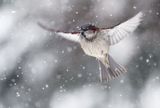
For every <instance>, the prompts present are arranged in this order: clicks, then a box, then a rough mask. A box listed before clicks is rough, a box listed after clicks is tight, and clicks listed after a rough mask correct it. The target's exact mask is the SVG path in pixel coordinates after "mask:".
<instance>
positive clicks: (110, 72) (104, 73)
mask: <svg viewBox="0 0 160 108" xmlns="http://www.w3.org/2000/svg"><path fill="white" fill-rule="evenodd" d="M100 61H101V62H102V63H103V64H104V65H101V66H102V70H101V72H100V80H101V81H102V82H103V81H107V82H108V81H109V80H112V79H115V78H117V77H119V76H120V75H121V74H123V73H126V72H127V70H126V69H125V68H124V67H123V66H121V65H119V64H118V63H116V62H115V61H114V59H113V58H112V57H111V56H110V55H107V56H106V57H105V59H100ZM106 61H107V62H106Z"/></svg>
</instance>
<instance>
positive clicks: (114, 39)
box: [102, 12, 144, 45]
mask: <svg viewBox="0 0 160 108" xmlns="http://www.w3.org/2000/svg"><path fill="white" fill-rule="evenodd" d="M143 16H144V14H143V13H142V12H139V13H138V14H137V15H135V16H134V17H132V18H130V19H129V20H127V21H125V22H123V23H121V24H119V25H117V26H115V27H113V28H111V29H106V31H108V32H106V35H105V36H108V37H109V41H110V42H109V43H110V45H114V44H117V43H118V42H120V41H121V40H122V39H124V38H125V37H126V36H128V35H129V34H130V33H132V32H133V31H134V30H135V29H136V28H137V27H138V26H139V25H140V23H141V21H142V18H143ZM102 29H103V30H104V28H102Z"/></svg>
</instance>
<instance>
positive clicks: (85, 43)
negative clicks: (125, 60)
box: [38, 12, 144, 82]
mask: <svg viewBox="0 0 160 108" xmlns="http://www.w3.org/2000/svg"><path fill="white" fill-rule="evenodd" d="M143 15H144V14H143V13H142V12H139V13H138V14H137V15H135V16H134V17H132V18H130V19H129V20H127V21H125V22H123V23H120V24H118V25H116V26H114V27H110V28H99V27H96V26H95V25H92V24H86V25H83V26H81V27H80V30H79V32H61V31H56V30H55V29H52V28H49V27H46V26H44V25H43V24H41V23H40V22H39V23H38V24H39V26H40V27H42V28H43V29H46V30H48V31H51V32H54V33H56V34H57V35H59V36H61V37H63V38H65V39H67V40H70V41H74V42H77V43H79V44H80V46H81V48H82V49H83V51H84V53H85V54H87V55H88V56H92V57H95V58H97V59H98V60H99V61H100V63H101V66H103V67H104V71H100V81H101V82H103V81H107V82H108V81H110V80H112V79H115V78H117V77H119V76H120V75H121V74H123V73H126V72H127V70H126V69H125V68H124V67H123V66H121V65H120V64H118V63H116V62H115V60H114V59H113V58H112V57H111V56H110V54H109V49H110V46H112V45H115V44H117V43H119V42H120V41H121V40H122V39H124V38H125V37H127V36H129V35H130V34H131V33H132V32H134V30H135V29H136V28H137V27H138V26H139V25H140V23H141V21H142V18H143ZM102 64H103V65H102Z"/></svg>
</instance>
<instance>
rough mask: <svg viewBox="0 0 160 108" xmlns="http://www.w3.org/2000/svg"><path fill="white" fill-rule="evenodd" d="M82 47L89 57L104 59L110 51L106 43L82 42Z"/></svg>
mask: <svg viewBox="0 0 160 108" xmlns="http://www.w3.org/2000/svg"><path fill="white" fill-rule="evenodd" d="M81 47H82V49H83V50H84V52H85V53H86V54H87V55H89V56H93V57H97V58H99V57H103V56H104V54H107V53H108V50H109V45H108V44H107V43H106V41H94V42H81Z"/></svg>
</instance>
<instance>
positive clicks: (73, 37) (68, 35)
mask: <svg viewBox="0 0 160 108" xmlns="http://www.w3.org/2000/svg"><path fill="white" fill-rule="evenodd" d="M38 25H39V26H40V27H42V28H43V29H45V30H47V31H50V32H54V33H56V34H58V35H59V36H61V37H63V38H65V39H67V40H70V41H74V42H78V43H79V42H80V40H79V34H80V33H79V32H62V31H58V30H55V29H52V28H49V27H47V26H44V25H43V24H42V23H40V22H38Z"/></svg>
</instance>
